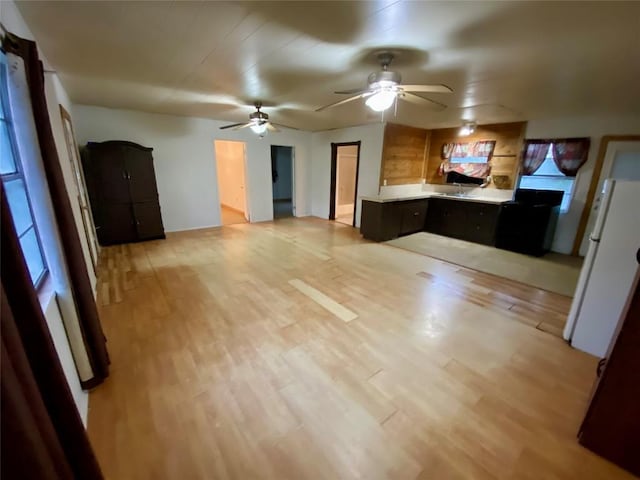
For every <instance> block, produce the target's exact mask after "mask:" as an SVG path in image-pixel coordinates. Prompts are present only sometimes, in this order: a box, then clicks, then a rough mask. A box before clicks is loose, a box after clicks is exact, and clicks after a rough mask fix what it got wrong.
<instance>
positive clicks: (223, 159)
mask: <svg viewBox="0 0 640 480" xmlns="http://www.w3.org/2000/svg"><path fill="white" fill-rule="evenodd" d="M214 145H215V155H216V170H217V172H218V198H219V201H220V220H221V222H222V225H234V224H238V223H247V222H248V221H249V212H248V208H247V189H246V178H247V176H246V146H245V143H244V142H233V141H230V140H216V141H215V142H214Z"/></svg>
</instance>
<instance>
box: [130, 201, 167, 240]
mask: <svg viewBox="0 0 640 480" xmlns="http://www.w3.org/2000/svg"><path fill="white" fill-rule="evenodd" d="M133 214H134V217H135V218H134V220H135V229H136V232H137V237H138V240H149V239H152V238H164V227H163V225H162V215H161V214H160V205H158V202H157V200H156V201H154V202H144V203H134V204H133Z"/></svg>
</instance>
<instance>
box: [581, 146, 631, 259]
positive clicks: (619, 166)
mask: <svg viewBox="0 0 640 480" xmlns="http://www.w3.org/2000/svg"><path fill="white" fill-rule="evenodd" d="M607 178H614V179H616V180H640V142H609V144H608V146H607V151H606V153H605V156H604V162H603V164H602V170H601V171H600V178H599V179H598V189H597V190H596V196H595V198H594V199H593V204H592V206H591V212H590V213H589V221H588V222H587V228H586V229H585V231H584V236H583V237H582V243H581V244H580V255H583V256H584V255H585V254H586V253H587V249H588V247H589V235H591V231H592V230H593V226H594V224H595V221H596V216H597V214H598V208H599V206H600V201H601V199H602V187H603V185H604V181H605V179H607Z"/></svg>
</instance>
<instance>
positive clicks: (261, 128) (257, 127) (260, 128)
mask: <svg viewBox="0 0 640 480" xmlns="http://www.w3.org/2000/svg"><path fill="white" fill-rule="evenodd" d="M250 128H251V130H253V133H255V134H256V135H264V134H265V132H266V131H267V122H264V123H256V124H254V125H251V127H250Z"/></svg>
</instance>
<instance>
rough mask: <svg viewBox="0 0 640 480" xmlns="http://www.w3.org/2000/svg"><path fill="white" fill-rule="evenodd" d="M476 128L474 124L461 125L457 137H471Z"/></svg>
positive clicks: (465, 123)
mask: <svg viewBox="0 0 640 480" xmlns="http://www.w3.org/2000/svg"><path fill="white" fill-rule="evenodd" d="M476 127H477V125H476V122H464V123H463V124H462V128H461V129H460V131H459V132H458V136H460V137H468V136H469V135H471V134H472V133H473V132H475V131H476Z"/></svg>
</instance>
